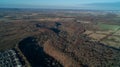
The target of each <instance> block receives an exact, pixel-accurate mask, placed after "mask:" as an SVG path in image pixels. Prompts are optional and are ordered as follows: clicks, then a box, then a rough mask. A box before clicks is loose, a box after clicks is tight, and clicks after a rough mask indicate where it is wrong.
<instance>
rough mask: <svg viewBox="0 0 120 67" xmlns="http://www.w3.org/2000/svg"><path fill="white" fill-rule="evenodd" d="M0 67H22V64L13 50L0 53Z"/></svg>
mask: <svg viewBox="0 0 120 67" xmlns="http://www.w3.org/2000/svg"><path fill="white" fill-rule="evenodd" d="M0 67H22V63H21V62H20V59H19V57H18V55H17V53H16V51H15V50H13V49H10V50H6V51H2V52H0Z"/></svg>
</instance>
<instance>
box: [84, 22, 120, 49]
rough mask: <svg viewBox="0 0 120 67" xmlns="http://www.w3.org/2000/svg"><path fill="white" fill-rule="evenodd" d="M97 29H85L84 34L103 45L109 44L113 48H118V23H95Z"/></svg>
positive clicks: (119, 40)
mask: <svg viewBox="0 0 120 67" xmlns="http://www.w3.org/2000/svg"><path fill="white" fill-rule="evenodd" d="M97 26H98V27H99V29H98V30H97V31H96V30H95V31H94V30H87V31H86V32H85V33H84V34H86V35H88V37H90V38H92V39H93V40H97V41H100V42H101V43H104V44H105V45H109V46H112V47H115V48H120V26H119V25H110V24H103V23H99V24H97Z"/></svg>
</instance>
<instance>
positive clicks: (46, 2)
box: [0, 0, 120, 10]
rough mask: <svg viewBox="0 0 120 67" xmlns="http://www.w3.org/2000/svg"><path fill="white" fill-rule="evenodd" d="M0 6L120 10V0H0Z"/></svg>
mask: <svg viewBox="0 0 120 67" xmlns="http://www.w3.org/2000/svg"><path fill="white" fill-rule="evenodd" d="M0 7H1V8H50V9H51V8H53V9H54V8H55V9H103V10H104V9H107V10H120V0H0Z"/></svg>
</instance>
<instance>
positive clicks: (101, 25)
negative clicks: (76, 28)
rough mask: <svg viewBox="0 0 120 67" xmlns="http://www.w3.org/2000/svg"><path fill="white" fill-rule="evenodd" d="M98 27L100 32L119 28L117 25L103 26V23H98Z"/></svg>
mask: <svg viewBox="0 0 120 67" xmlns="http://www.w3.org/2000/svg"><path fill="white" fill-rule="evenodd" d="M98 26H99V27H100V29H102V30H112V31H116V30H118V29H119V28H120V26H119V25H110V24H103V23H98Z"/></svg>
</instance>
